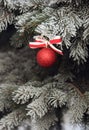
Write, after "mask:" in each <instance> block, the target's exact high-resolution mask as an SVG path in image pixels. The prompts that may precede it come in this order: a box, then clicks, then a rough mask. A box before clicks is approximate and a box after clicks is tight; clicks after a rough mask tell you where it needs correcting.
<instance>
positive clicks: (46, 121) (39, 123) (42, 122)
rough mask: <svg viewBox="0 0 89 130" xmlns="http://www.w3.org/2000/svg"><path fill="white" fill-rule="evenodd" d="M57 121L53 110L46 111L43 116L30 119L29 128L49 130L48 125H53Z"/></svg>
mask: <svg viewBox="0 0 89 130" xmlns="http://www.w3.org/2000/svg"><path fill="white" fill-rule="evenodd" d="M56 121H57V118H56V116H55V113H54V111H52V112H48V113H47V114H46V115H45V116H44V117H42V118H41V119H37V120H35V121H32V123H31V125H32V127H31V129H32V130H35V129H36V130H49V128H50V126H52V125H54V124H55V122H56Z"/></svg>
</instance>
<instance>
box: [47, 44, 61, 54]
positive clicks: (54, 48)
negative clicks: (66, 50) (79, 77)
mask: <svg viewBox="0 0 89 130" xmlns="http://www.w3.org/2000/svg"><path fill="white" fill-rule="evenodd" d="M48 44H49V46H50V47H51V48H52V49H53V50H54V51H55V52H57V53H58V54H60V55H63V52H62V51H61V50H59V49H57V48H56V47H55V46H53V45H52V44H50V43H49V42H48Z"/></svg>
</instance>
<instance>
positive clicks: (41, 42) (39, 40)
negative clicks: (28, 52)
mask: <svg viewBox="0 0 89 130" xmlns="http://www.w3.org/2000/svg"><path fill="white" fill-rule="evenodd" d="M34 39H35V42H30V43H29V47H30V48H32V49H36V48H41V47H47V46H50V48H52V49H53V50H54V51H55V52H57V53H58V54H60V55H63V52H62V51H61V50H60V49H57V48H56V47H55V46H54V45H53V44H59V45H60V44H61V43H62V38H61V37H60V36H56V37H54V38H53V39H51V40H49V41H48V40H46V39H45V38H44V37H42V36H35V37H34Z"/></svg>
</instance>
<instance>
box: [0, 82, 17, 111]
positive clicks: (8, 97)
mask: <svg viewBox="0 0 89 130" xmlns="http://www.w3.org/2000/svg"><path fill="white" fill-rule="evenodd" d="M16 88H17V86H16V85H14V86H13V85H9V84H2V85H0V111H3V110H4V109H8V108H9V109H13V108H12V106H13V107H14V104H13V102H12V92H13V91H14V90H15V89H16Z"/></svg>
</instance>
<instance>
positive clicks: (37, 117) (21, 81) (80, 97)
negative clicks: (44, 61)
mask: <svg viewBox="0 0 89 130" xmlns="http://www.w3.org/2000/svg"><path fill="white" fill-rule="evenodd" d="M8 27H11V29H10V30H9V33H10V32H14V33H13V35H11V36H10V38H9V40H8V41H9V42H10V46H11V47H10V48H9V49H8V47H6V46H7V45H6V44H5V45H3V47H2V49H1V52H0V112H1V113H2V117H1V119H0V130H13V129H14V128H17V126H19V125H20V124H21V123H23V122H24V121H26V123H27V124H25V125H24V127H25V126H26V128H27V125H28V124H30V125H29V126H30V127H31V128H30V127H29V128H28V129H29V130H30V129H31V130H49V129H50V127H53V125H55V123H56V122H58V123H59V122H61V123H60V127H62V128H63V130H67V129H68V130H69V128H67V127H66V126H65V125H64V123H65V124H66V125H67V126H69V127H70V129H74V130H78V127H79V126H81V125H82V123H86V124H87V125H88V120H89V117H88V115H89V91H88V88H87V87H86V86H84V84H83V82H82V81H81V80H80V77H79V74H80V71H82V70H83V69H84V67H86V64H88V59H89V54H88V53H89V50H88V48H89V1H88V0H0V37H1V36H2V37H3V39H5V38H6V36H5V33H4V31H5V30H6V34H8ZM12 28H14V29H13V30H14V31H13V30H12ZM39 35H40V36H42V37H44V38H45V39H47V40H50V39H53V38H54V37H55V36H61V38H62V44H60V45H54V46H55V47H56V48H57V49H61V50H62V52H63V56H61V55H59V54H58V55H57V58H58V59H57V62H56V63H55V65H54V66H52V67H50V68H42V67H40V66H39V65H38V64H37V62H36V53H37V51H38V50H39V49H31V48H29V42H33V41H34V36H39ZM5 40H6V42H7V39H5ZM1 42H2V40H1V39H0V44H1ZM0 46H1V45H0ZM5 48H6V49H5ZM79 83H80V84H79ZM61 113H62V114H64V113H66V114H64V115H65V116H63V115H61ZM66 116H67V118H65V117H66ZM71 124H73V125H75V124H76V125H78V127H76V128H74V127H73V126H72V125H71ZM87 125H84V126H83V125H82V127H83V128H85V127H86V129H89V128H87ZM82 127H79V129H81V130H82ZM19 128H21V127H20V126H19ZM60 129H61V128H60Z"/></svg>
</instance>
